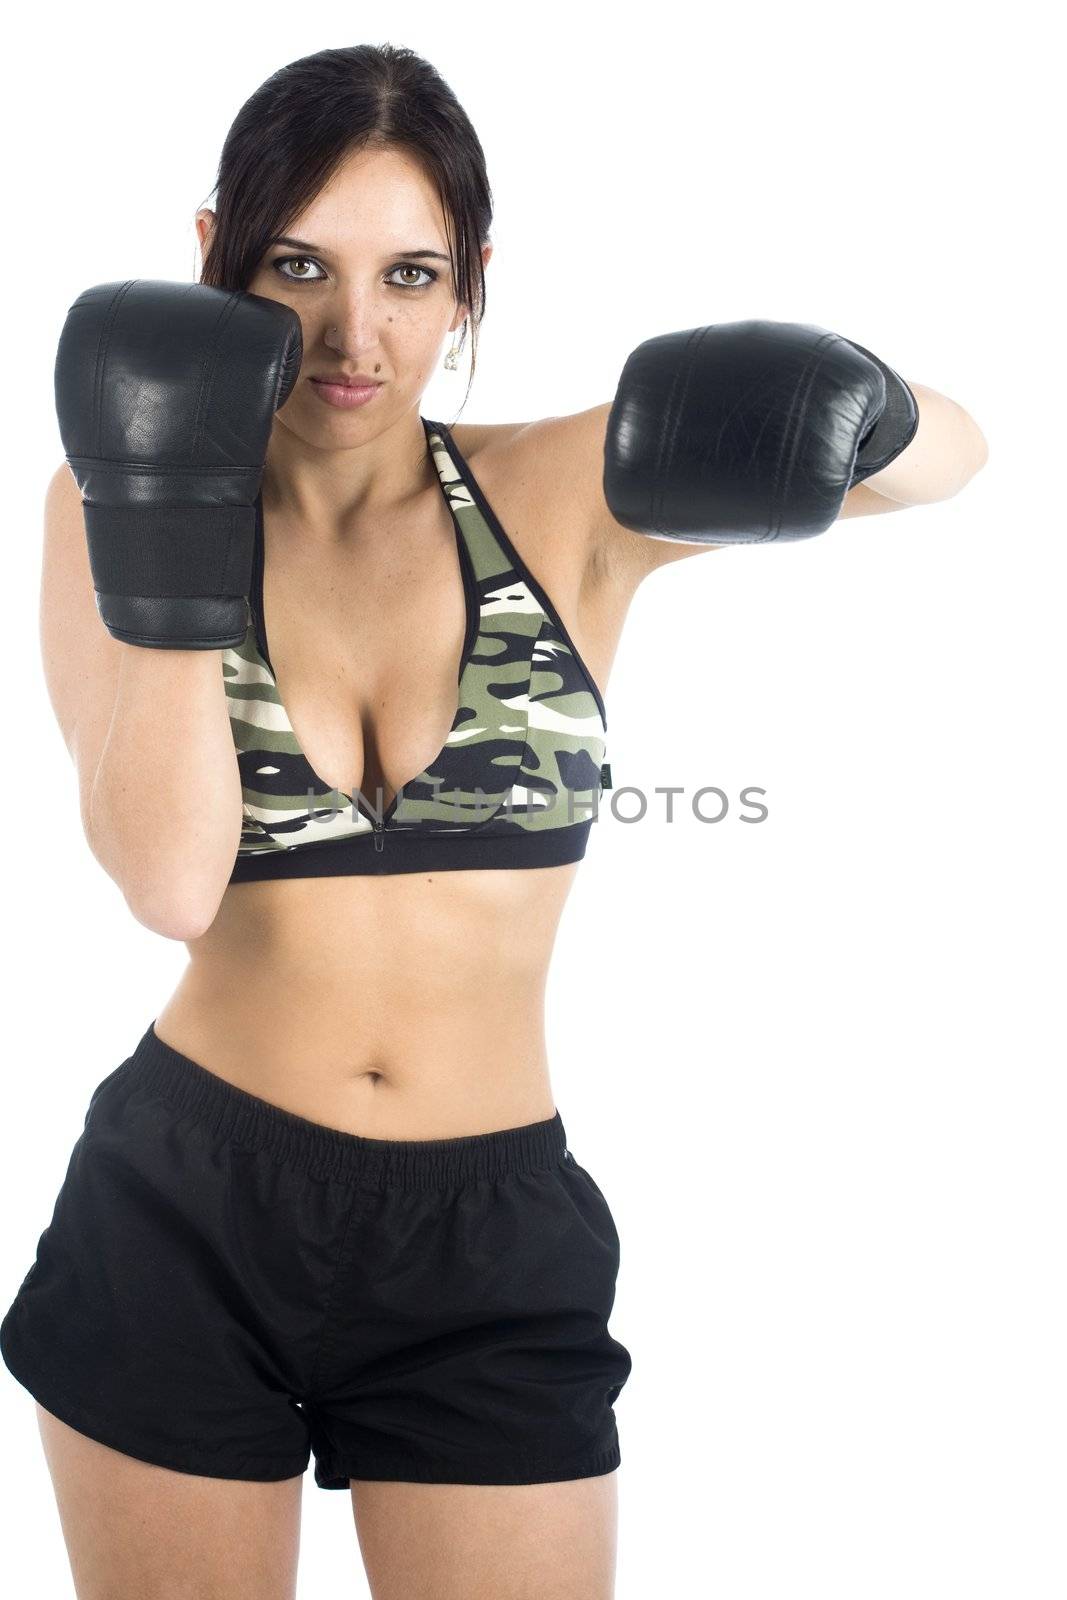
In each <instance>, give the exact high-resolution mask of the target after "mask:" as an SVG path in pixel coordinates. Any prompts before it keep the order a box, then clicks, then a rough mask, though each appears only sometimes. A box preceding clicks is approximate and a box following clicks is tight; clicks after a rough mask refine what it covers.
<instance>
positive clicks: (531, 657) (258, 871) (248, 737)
mask: <svg viewBox="0 0 1067 1600" xmlns="http://www.w3.org/2000/svg"><path fill="white" fill-rule="evenodd" d="M422 423H423V427H424V429H425V431H426V438H427V446H428V448H429V450H430V451H431V453H432V456H433V461H434V464H435V466H436V467H437V472H438V476H439V477H440V480H441V489H442V492H443V494H444V496H445V501H446V504H447V505H448V508H449V510H450V512H451V513H452V521H453V523H454V525H455V531H456V548H457V550H458V553H459V565H460V571H461V573H462V577H463V589H464V595H465V597H466V607H467V628H466V634H465V636H464V642H463V655H462V659H461V662H460V674H459V694H458V706H457V709H456V715H455V719H454V721H453V723H452V728H451V731H450V733H449V735H448V738H447V740H446V741H445V746H444V749H443V750H442V751H441V752H440V754H439V755H438V756H436V757H435V758H434V760H433V761H432V762H431V763H430V765H429V766H428V767H427V768H426V769H425V771H423V772H420V773H418V774H416V776H415V777H413V778H410V779H408V780H407V782H406V783H404V784H403V785H402V786H401V788H400V789H399V790H398V792H397V795H396V798H395V799H394V800H393V801H392V802H391V803H390V804H389V805H388V806H387V807H386V808H385V810H384V811H381V812H379V811H378V810H377V809H376V808H375V809H372V808H371V807H370V806H369V805H368V803H367V801H366V799H365V797H364V796H363V795H362V793H360V791H358V790H357V791H356V793H355V795H346V794H344V793H343V792H342V791H340V790H337V789H334V788H331V787H330V786H329V785H328V784H326V783H324V782H323V781H322V780H321V779H320V778H319V777H318V776H317V775H316V774H315V773H314V772H313V771H312V769H311V767H310V765H309V764H308V761H307V759H306V757H305V756H304V753H303V751H302V750H301V749H300V746H299V745H298V744H297V741H296V737H295V735H294V733H293V729H292V726H291V725H290V722H289V718H288V717H287V715H286V712H285V707H284V706H283V705H282V702H281V699H280V697H279V694H278V686H277V684H276V682H275V679H274V672H273V669H272V667H271V663H270V656H269V655H268V653H267V639H266V634H265V630H264V625H263V504H262V498H260V499H258V500H257V502H256V547H255V563H254V570H253V578H252V594H251V603H250V607H249V621H248V631H247V633H246V634H245V638H244V641H243V643H242V644H241V645H239V646H238V647H236V648H233V649H228V650H224V651H223V652H222V670H223V675H224V678H225V684H226V694H227V697H228V703H229V713H230V725H231V727H232V729H233V737H234V743H235V745H236V747H237V759H238V764H239V767H240V772H241V785H242V791H243V805H244V819H243V826H242V832H241V842H240V846H239V848H238V852H237V859H236V862H235V864H234V868H233V872H232V873H231V876H230V881H231V883H242V882H247V881H249V880H250V879H259V878H274V877H285V878H313V877H331V876H336V875H340V874H349V873H374V874H384V873H392V872H423V871H455V870H462V869H463V868H465V867H466V868H476V869H483V868H486V867H505V868H512V867H548V866H559V865H562V864H564V863H566V862H571V861H577V860H579V859H580V858H581V857H582V856H583V855H584V854H585V847H586V842H587V839H588V836H589V830H590V828H591V826H592V824H593V821H594V820H595V818H596V814H597V809H598V805H599V799H600V794H601V791H602V790H603V789H607V788H610V786H611V779H610V771H609V769H608V767H607V766H606V765H605V764H604V753H605V739H606V733H607V714H606V712H605V709H604V702H603V699H602V698H601V695H600V691H599V690H598V689H597V686H596V684H595V683H594V682H593V679H592V678H591V676H590V674H589V671H588V669H587V668H586V666H585V664H584V662H583V661H582V660H581V657H580V656H579V654H578V652H577V650H576V649H575V647H574V644H573V643H572V641H571V639H570V637H569V636H568V634H567V630H566V628H565V627H564V625H563V623H562V621H561V619H560V617H559V614H558V613H557V611H556V609H555V607H554V606H553V604H552V602H551V600H550V599H549V598H548V595H547V594H546V593H545V591H544V590H543V589H542V588H541V586H540V584H539V583H538V582H537V580H536V578H535V577H534V576H533V574H532V573H531V572H530V570H529V568H528V567H527V566H526V565H525V564H524V562H523V560H522V557H521V556H520V555H519V553H518V551H517V550H516V549H515V547H514V545H513V544H512V543H511V541H510V540H509V538H508V536H507V534H506V533H505V532H504V530H503V528H502V527H501V526H500V523H499V522H498V521H497V518H496V516H495V514H494V512H493V510H492V507H491V506H490V505H489V504H488V502H487V501H486V499H485V498H484V496H483V494H482V492H481V489H480V488H479V486H478V484H477V482H476V481H475V479H474V478H473V476H472V475H471V471H470V468H469V467H468V465H467V463H466V462H465V461H464V459H463V457H462V456H461V455H460V452H459V450H458V448H457V446H456V443H455V440H454V439H453V438H452V435H451V432H450V431H449V429H448V428H447V426H446V425H445V424H443V423H437V422H427V421H426V419H425V418H422Z"/></svg>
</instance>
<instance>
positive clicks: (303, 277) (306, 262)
mask: <svg viewBox="0 0 1067 1600" xmlns="http://www.w3.org/2000/svg"><path fill="white" fill-rule="evenodd" d="M294 261H295V262H297V263H298V265H300V266H304V267H308V266H318V262H317V261H314V260H313V259H312V257H311V256H279V257H278V259H277V260H276V261H273V262H272V263H271V265H272V266H273V268H274V270H275V272H277V273H279V274H280V276H281V277H283V278H287V279H288V280H289V282H290V283H321V282H322V281H323V280H322V279H321V278H309V277H308V275H307V274H306V273H305V272H298V273H289V272H282V270H281V269H282V268H283V267H288V266H291V265H292V263H293V262H294Z"/></svg>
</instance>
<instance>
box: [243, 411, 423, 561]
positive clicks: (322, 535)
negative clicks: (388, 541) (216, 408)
mask: <svg viewBox="0 0 1067 1600" xmlns="http://www.w3.org/2000/svg"><path fill="white" fill-rule="evenodd" d="M435 472H436V468H435V467H434V464H433V461H432V459H431V457H430V453H429V450H428V448H427V443H426V431H425V429H424V427H423V424H422V419H421V417H420V415H419V413H418V411H417V410H411V411H407V412H405V413H404V414H403V415H402V416H401V417H399V418H398V419H397V420H396V421H395V422H392V423H390V424H389V425H388V426H387V427H386V428H384V429H383V430H382V431H381V432H379V433H377V434H375V435H374V437H373V438H370V439H368V440H366V441H365V442H363V443H359V444H352V445H346V446H344V447H343V448H338V447H336V446H330V445H325V446H324V445H316V444H313V443H310V442H309V441H308V440H306V439H302V438H300V437H299V436H298V435H297V434H295V433H294V432H293V430H292V429H291V428H288V427H286V426H284V425H283V424H282V423H280V422H279V421H278V420H277V419H275V424H274V428H273V431H272V433H271V439H270V445H269V447H268V450H267V457H266V463H265V465H264V469H263V482H262V493H263V509H264V513H267V512H269V513H270V515H271V516H272V517H274V518H275V519H279V518H281V519H284V520H285V521H286V522H287V523H290V524H292V525H295V526H299V527H300V528H301V529H307V530H313V531H312V532H310V533H309V535H308V536H309V537H312V538H314V540H315V541H316V542H321V543H324V544H336V543H340V542H346V543H350V542H351V541H352V540H353V539H356V538H360V537H364V536H366V537H370V538H373V537H374V534H375V530H381V529H385V528H388V527H390V526H391V525H394V524H395V522H396V519H397V517H398V516H401V517H402V516H404V515H405V514H406V513H407V512H408V511H409V509H410V508H411V506H412V505H413V504H414V502H415V501H416V500H417V499H419V498H420V497H421V496H423V495H425V493H426V490H427V487H428V485H429V483H430V477H431V475H432V474H434V473H435Z"/></svg>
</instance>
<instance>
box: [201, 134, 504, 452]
mask: <svg viewBox="0 0 1067 1600" xmlns="http://www.w3.org/2000/svg"><path fill="white" fill-rule="evenodd" d="M213 225H214V216H213V214H212V212H210V211H208V210H203V211H200V212H198V213H197V219H196V226H197V233H198V234H199V237H200V244H201V250H202V251H203V253H204V255H205V256H206V254H207V249H208V245H209V242H210V234H211V228H212V227H213ZM285 238H286V239H287V240H288V242H287V243H284V244H283V243H278V242H275V243H272V244H270V245H269V246H268V248H267V250H266V252H265V254H264V256H263V259H262V261H261V262H260V264H259V266H258V267H257V269H256V272H255V274H254V276H253V278H252V280H251V281H250V283H249V284H248V290H249V292H250V293H252V294H260V295H264V296H265V297H266V298H268V299H271V300H280V301H281V302H282V304H283V305H287V306H289V307H291V308H292V310H293V311H295V312H296V314H297V316H298V317H299V318H300V325H301V330H302V334H303V341H304V357H303V361H302V363H301V368H300V376H299V379H298V380H297V382H296V384H295V385H294V387H293V390H292V393H291V394H290V396H289V398H288V399H287V400H286V402H285V404H284V405H283V406H282V407H281V409H280V410H279V412H278V413H277V416H278V420H279V422H281V423H284V425H285V426H286V427H289V428H291V429H292V430H293V431H294V432H295V433H297V434H298V435H300V437H302V438H304V439H306V440H307V441H308V442H309V443H321V442H322V441H323V438H324V436H326V437H329V438H334V439H336V440H337V441H338V442H343V441H345V440H348V439H352V438H353V437H356V438H358V437H359V436H360V434H363V435H364V436H365V435H366V432H367V429H368V425H369V423H370V421H371V419H372V417H373V418H375V419H376V421H375V425H374V427H373V429H372V431H373V432H374V433H375V434H376V433H378V432H379V431H380V428H381V426H382V424H383V422H384V423H388V422H390V421H395V420H396V418H397V417H398V416H400V415H401V413H403V412H406V411H409V410H411V409H415V410H416V411H417V410H418V405H419V400H420V397H421V395H422V393H423V391H424V389H425V388H426V386H427V384H428V382H429V379H430V375H431V373H432V372H433V370H434V368H435V367H436V365H437V362H438V360H439V358H440V354H441V348H442V345H443V343H444V340H445V338H446V337H447V336H448V335H449V334H450V333H452V332H453V331H454V330H455V329H457V328H459V327H460V326H461V324H462V322H463V319H464V317H465V316H466V315H467V307H466V306H457V304H456V298H455V292H454V288H453V284H452V267H451V263H450V258H449V250H448V241H447V239H446V236H445V218H444V214H443V211H442V208H441V204H440V201H439V200H438V198H437V195H436V193H435V191H434V189H433V186H432V184H431V183H430V182H429V180H428V179H427V177H426V175H425V174H424V172H423V171H422V168H421V167H420V166H419V165H418V163H417V162H415V161H414V160H413V159H412V158H411V157H410V156H409V155H407V154H406V153H405V152H402V151H399V150H393V149H389V150H363V151H359V152H357V153H355V154H353V155H352V156H350V157H349V158H348V159H347V160H346V161H345V162H343V163H342V165H341V166H340V167H339V168H338V170H337V172H336V173H335V174H334V176H333V178H332V179H331V180H330V182H329V183H328V184H327V185H326V187H325V188H324V189H322V190H321V191H320V193H319V194H317V195H316V196H315V198H314V200H312V202H311V203H310V204H309V205H308V206H307V207H306V209H305V210H304V211H302V212H301V213H300V214H299V216H297V217H295V218H294V219H293V220H292V221H291V222H289V223H288V224H287V225H286V229H285ZM427 251H429V252H433V254H432V255H426V254H422V252H427ZM491 254H492V246H491V245H486V246H484V248H483V250H482V261H483V263H487V262H488V260H489V257H490V255H491ZM338 373H345V374H347V375H349V376H352V375H354V374H356V373H361V374H364V375H366V376H368V377H372V378H377V379H379V380H380V381H381V383H382V388H381V389H380V391H379V392H378V393H377V394H376V395H375V397H374V399H373V400H372V401H371V402H370V404H369V405H367V406H357V407H355V408H352V409H344V410H342V409H338V408H336V407H334V406H331V405H328V404H326V402H325V401H324V400H322V399H321V398H320V397H319V395H317V394H316V393H315V392H314V388H313V386H312V384H311V382H310V380H311V379H312V378H313V377H317V376H329V375H331V374H334V375H336V374H338Z"/></svg>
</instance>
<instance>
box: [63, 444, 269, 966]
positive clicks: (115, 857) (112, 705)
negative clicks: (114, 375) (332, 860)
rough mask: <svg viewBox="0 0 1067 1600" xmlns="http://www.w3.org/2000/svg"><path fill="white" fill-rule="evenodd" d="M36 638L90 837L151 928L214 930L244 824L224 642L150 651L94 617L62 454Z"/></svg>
mask: <svg viewBox="0 0 1067 1600" xmlns="http://www.w3.org/2000/svg"><path fill="white" fill-rule="evenodd" d="M40 624H41V648H42V655H43V661H44V671H45V680H46V683H47V687H48V694H49V698H50V700H51V702H52V708H53V710H54V711H55V714H56V718H57V720H58V722H59V726H60V729H61V730H62V733H63V738H64V740H65V742H66V745H67V749H68V750H69V751H70V754H71V757H72V758H73V761H74V764H75V767H76V769H77V774H78V792H79V798H80V803H81V817H82V826H83V828H84V829H85V836H86V838H87V840H88V842H89V847H90V849H91V850H92V852H93V854H94V855H95V857H96V859H97V860H98V861H99V862H100V864H101V866H102V867H103V868H104V870H105V872H107V873H108V875H109V876H110V877H111V878H113V879H114V881H115V883H116V884H117V885H118V887H119V888H120V889H121V891H122V894H123V896H124V897H125V899H126V903H127V904H128V905H129V907H130V910H131V911H132V912H133V914H134V916H135V917H136V918H137V920H138V922H141V923H143V924H144V926H145V927H147V928H151V929H152V931H153V932H154V933H159V934H162V935H163V937H164V938H168V939H193V938H197V937H198V936H199V935H200V934H201V933H203V932H204V931H205V929H207V928H208V927H210V925H211V923H212V922H213V921H214V918H215V913H216V911H217V910H218V906H219V903H220V901H221V899H222V896H223V894H224V893H225V890H226V886H227V884H228V882H229V875H230V871H231V868H232V866H233V861H234V857H235V856H236V853H237V846H238V844H239V842H240V835H241V780H240V773H239V770H238V766H237V757H236V753H235V750H234V744H233V736H232V734H231V731H230V721H229V714H228V711H227V702H226V691H225V685H224V680H223V676H222V665H221V651H219V650H145V649H141V648H139V647H138V646H137V645H130V644H123V643H121V642H120V641H119V640H118V639H115V638H113V637H112V635H111V634H110V633H109V632H108V630H107V628H106V627H105V626H104V624H103V622H102V621H101V618H100V614H99V611H98V609H97V604H96V598H95V594H94V589H93V578H92V573H91V571H90V567H89V554H88V549H87V546H86V539H85V522H84V513H83V507H82V498H81V495H80V493H79V490H78V486H77V484H76V483H75V481H74V476H73V474H72V472H71V470H70V467H69V466H68V465H67V463H66V462H65V461H64V462H63V463H62V465H61V466H60V467H59V468H58V469H57V470H56V472H55V473H54V474H53V476H52V479H51V481H50V483H49V485H48V491H47V495H46V497H45V518H44V557H43V565H42V576H41V612H40Z"/></svg>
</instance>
